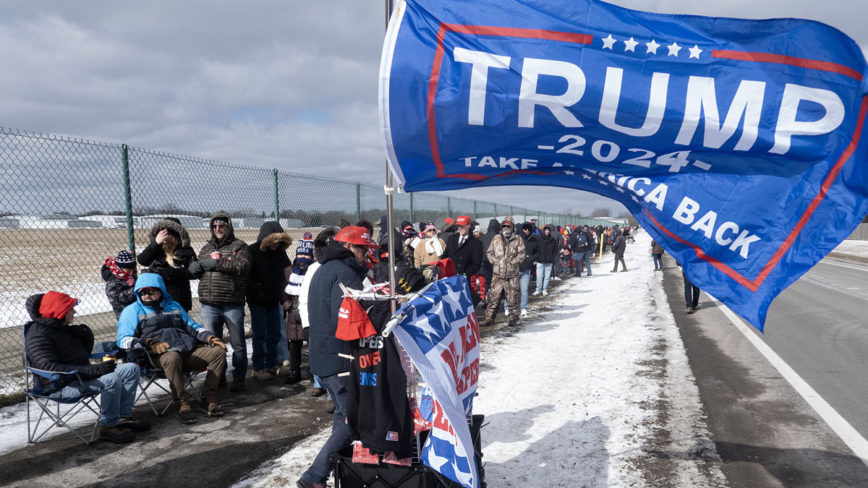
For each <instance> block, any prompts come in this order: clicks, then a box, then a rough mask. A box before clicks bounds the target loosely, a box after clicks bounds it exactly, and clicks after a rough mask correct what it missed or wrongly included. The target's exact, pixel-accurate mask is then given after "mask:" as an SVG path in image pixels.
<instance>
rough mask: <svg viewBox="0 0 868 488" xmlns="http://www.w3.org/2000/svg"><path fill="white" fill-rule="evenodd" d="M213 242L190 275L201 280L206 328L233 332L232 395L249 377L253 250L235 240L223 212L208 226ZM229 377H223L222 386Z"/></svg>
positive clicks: (201, 253)
mask: <svg viewBox="0 0 868 488" xmlns="http://www.w3.org/2000/svg"><path fill="white" fill-rule="evenodd" d="M208 225H209V227H210V228H211V240H209V241H208V242H207V243H206V244H205V245H204V246H203V247H202V249H201V250H200V251H199V260H198V261H196V262H194V263H193V264H191V265H190V272H191V273H192V274H193V276H194V277H195V278H198V279H199V302H201V303H202V325H204V326H205V328H206V329H208V330H209V331H210V332H211V333H212V334H214V335H215V336H217V337H223V326H224V325H225V326H226V327H227V328H228V329H229V339H230V341H231V342H232V367H233V368H234V369H233V371H232V378H233V381H232V386H231V387H230V388H229V391H232V392H237V391H241V390H243V389H244V378H245V376H246V375H247V341H246V340H245V338H244V299H245V297H246V294H247V275H248V273H250V250H249V249H248V247H247V244H246V243H245V242H244V241H242V240H241V239H237V238H236V237H235V231H234V229H233V228H232V219H230V218H229V214H227V213H226V212H224V211H222V210H221V211H219V212H216V213H214V215H212V216H211V219H210V220H209V222H208ZM222 381H225V375H222V374H221V382H222Z"/></svg>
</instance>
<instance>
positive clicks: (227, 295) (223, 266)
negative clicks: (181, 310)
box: [197, 211, 250, 305]
mask: <svg viewBox="0 0 868 488" xmlns="http://www.w3.org/2000/svg"><path fill="white" fill-rule="evenodd" d="M218 217H220V218H223V219H226V220H227V221H228V222H229V230H228V231H227V233H226V235H225V236H224V237H223V239H221V240H218V239H217V237H216V236H215V235H214V230H213V229H212V230H211V240H210V241H208V243H207V244H205V245H204V246H203V247H202V249H201V250H200V251H199V260H200V261H202V260H205V259H211V253H212V252H214V251H220V253H221V254H222V256H221V258H220V260H219V261H218V263H217V269H216V270H214V271H204V272H203V273H202V274H201V275H199V276H197V278H199V301H200V302H201V303H206V304H211V303H228V304H232V305H244V298H245V296H246V295H247V274H248V273H249V272H250V250H249V249H248V247H247V244H246V243H245V242H244V241H242V240H241V239H236V238H235V230H234V229H233V228H232V220H231V219H230V218H229V214H227V213H226V212H222V211H221V212H216V213H215V214H214V215H212V216H211V219H210V220H209V221H208V227H209V228H210V227H211V225H212V224H213V223H214V219H216V218H218Z"/></svg>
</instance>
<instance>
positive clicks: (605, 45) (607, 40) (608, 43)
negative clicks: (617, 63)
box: [603, 34, 616, 49]
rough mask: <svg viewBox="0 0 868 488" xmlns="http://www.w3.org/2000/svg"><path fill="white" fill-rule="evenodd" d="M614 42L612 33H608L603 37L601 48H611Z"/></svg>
mask: <svg viewBox="0 0 868 488" xmlns="http://www.w3.org/2000/svg"><path fill="white" fill-rule="evenodd" d="M615 42H616V41H615V38H614V37H612V34H609V37H606V38H603V49H612V46H614V45H615Z"/></svg>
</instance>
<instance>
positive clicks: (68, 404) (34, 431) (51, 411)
mask: <svg viewBox="0 0 868 488" xmlns="http://www.w3.org/2000/svg"><path fill="white" fill-rule="evenodd" d="M28 328H29V327H28V325H27V324H25V325H24V327H22V331H21V342H22V344H23V346H24V347H23V349H22V353H21V355H22V360H23V365H24V375H25V379H24V381H25V382H24V395H25V403H26V406H27V443H28V444H35V443H36V442H37V441H39V439H41V438H42V437H43V436H44V435H45V434H47V433H48V432H49V431H50V430H51V429H52V428H54V427H58V426H62V427H66V429H67V430H69V431H70V432H72V433H73V434H75V436H76V437H78V438H79V439H81V440H82V441H83V442H84V443H85V444H88V445H90V444H92V443H93V440H94V439H95V438H96V430H97V427H99V416H100V405H99V399H98V398H97V396H98V395H99V392H88V393H84V394H82V395H79V396H75V397H68V398H52V397H51V396H49V395H46V394H44V393H43V390H42V385H41V384H40V383H39V381H37V379H36V376H40V377H42V378H45V379H47V380H48V381H50V382H52V383H58V384H64V385H65V384H69V383H72V382H74V381H79V382H81V381H82V379H81V376H79V374H78V371H72V372H61V371H46V370H42V369H36V368H33V367H31V366H30V362H29V361H28V360H27V338H26V335H27V329H28ZM97 356H102V354H99V355H97ZM31 403H35V404H36V405H38V406H39V416H38V417H36V419H35V425H33V422H34V419H33V418H32V416H31V415H30V404H31ZM86 410H89V411H90V412H91V413H93V414H94V415H95V416H96V420H95V421H94V423H93V429H92V430H91V434H90V439H89V440H88V439H86V438H85V437H83V436H82V435H81V434H79V433H78V432H76V430H75V428H73V426H72V425H70V422H71V421H72V419H73V418H75V417H76V416H77V415H78V414H79V413H81V412H83V411H86ZM45 417H48V418H47V419H45ZM43 419H44V420H45V423H47V424H48V425H47V426H45V424H43ZM40 425H43V427H44V429H43V430H42V432H40V431H39V427H40Z"/></svg>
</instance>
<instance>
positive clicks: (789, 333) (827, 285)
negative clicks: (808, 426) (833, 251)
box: [757, 258, 868, 438]
mask: <svg viewBox="0 0 868 488" xmlns="http://www.w3.org/2000/svg"><path fill="white" fill-rule="evenodd" d="M757 335H759V336H761V337H762V339H763V340H764V341H765V343H766V344H768V345H769V346H771V348H772V349H773V350H774V351H775V352H776V353H777V354H778V355H779V356H780V357H781V358H782V359H783V360H784V361H786V362H787V364H789V365H790V367H792V368H793V369H794V370H795V371H796V373H798V374H799V376H801V377H802V378H803V379H804V380H805V381H807V382H808V384H810V385H811V387H812V388H814V390H816V391H817V393H819V394H820V396H822V397H823V398H824V399H825V400H826V401H827V402H829V404H830V405H831V406H832V407H833V408H834V409H835V410H837V411H838V413H839V414H841V415H842V416H843V417H844V418H845V419H846V420H847V421H848V422H849V423H850V425H852V426H853V428H855V429H856V430H857V431H858V432H859V433H860V434H861V435H862V437H865V438H868V265H866V264H862V263H852V262H849V261H843V260H833V259H828V258H827V259H824V260H823V261H822V262H820V264H818V265H817V266H815V267H814V268H813V269H812V270H811V271H810V272H808V273H807V274H806V275H804V276H803V277H802V278H800V279H799V281H797V282H796V283H794V284H793V285H792V286H790V287H789V288H787V289H786V290H784V292H783V293H782V294H781V295H780V296H779V297H778V298H777V299H776V300H775V301H774V302H773V303H772V307H771V309H770V310H769V316H768V320H767V323H766V328H765V334H764V335H762V334H759V333H757Z"/></svg>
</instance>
